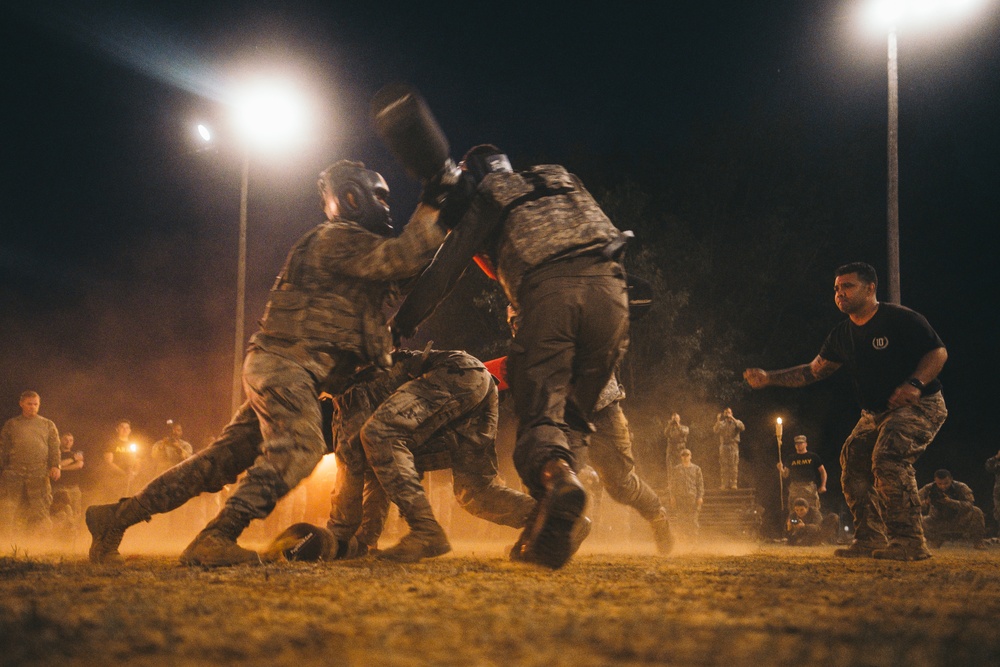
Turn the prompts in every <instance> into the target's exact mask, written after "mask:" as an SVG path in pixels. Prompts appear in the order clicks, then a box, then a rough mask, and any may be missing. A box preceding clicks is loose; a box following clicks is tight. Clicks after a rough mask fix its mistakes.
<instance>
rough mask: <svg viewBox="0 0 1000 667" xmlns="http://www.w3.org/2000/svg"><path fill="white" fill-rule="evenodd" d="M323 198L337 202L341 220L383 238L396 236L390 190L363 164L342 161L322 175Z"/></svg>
mask: <svg viewBox="0 0 1000 667" xmlns="http://www.w3.org/2000/svg"><path fill="white" fill-rule="evenodd" d="M318 186H319V194H320V197H322V198H323V200H324V202H325V201H326V198H327V197H328V196H331V197H333V198H334V199H336V200H337V208H338V217H340V218H342V219H344V220H350V221H351V222H356V223H358V224H359V225H361V226H362V227H364V228H365V229H367V230H368V231H370V232H372V233H374V234H378V235H380V236H392V235H393V234H394V233H395V230H394V229H393V227H392V217H391V216H390V215H389V204H388V203H387V202H386V198H387V197H388V196H389V186H388V184H386V182H385V179H384V178H382V175H381V174H380V173H378V172H377V171H372V170H371V169H365V165H364V163H363V162H352V161H350V160H340V161H339V162H335V163H334V164H332V165H330V166H329V167H327V168H326V169H324V170H323V171H322V172H320V175H319V182H318Z"/></svg>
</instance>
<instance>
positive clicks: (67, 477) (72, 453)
mask: <svg viewBox="0 0 1000 667" xmlns="http://www.w3.org/2000/svg"><path fill="white" fill-rule="evenodd" d="M77 456H79V457H80V459H82V458H83V452H82V451H81V450H79V449H71V450H69V451H68V452H67V451H66V450H65V449H60V450H59V461H60V462H62V461H65V460H66V459H73V460H74V461H75V460H77V458H76V457H77ZM84 467H86V463H84ZM82 480H83V468H78V469H76V470H66V469H63V470H62V472H60V473H59V481H57V482H54V483H53V485H52V486H53V488H56V487H70V486H80V484H81V482H82Z"/></svg>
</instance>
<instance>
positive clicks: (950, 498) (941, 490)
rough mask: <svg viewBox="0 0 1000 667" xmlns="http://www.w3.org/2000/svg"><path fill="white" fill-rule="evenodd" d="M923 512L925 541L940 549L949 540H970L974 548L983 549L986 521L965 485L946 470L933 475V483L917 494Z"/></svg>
mask: <svg viewBox="0 0 1000 667" xmlns="http://www.w3.org/2000/svg"><path fill="white" fill-rule="evenodd" d="M917 495H918V496H919V497H920V509H921V511H922V512H923V513H924V515H925V516H924V519H923V522H924V535H925V536H926V537H927V542H928V543H929V544H931V545H932V546H934V547H940V546H941V545H942V544H943V543H944V542H946V541H948V540H956V539H958V540H970V541H971V542H972V546H973V547H975V548H976V549H985V548H986V545H985V544H984V543H983V538H985V537H986V518H985V517H984V516H983V511H982V510H981V509H979V508H978V507H976V499H975V497H974V496H973V495H972V489H970V488H969V487H968V485H967V484H963V483H962V482H956V481H955V480H954V479H953V478H952V476H951V473H950V472H949V471H947V470H943V469H942V470H938V471H937V472H935V473H934V481H933V482H931V483H930V484H927V485H925V486H922V487H921V488H920V491H918V492H917Z"/></svg>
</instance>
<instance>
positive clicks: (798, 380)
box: [743, 355, 841, 389]
mask: <svg viewBox="0 0 1000 667" xmlns="http://www.w3.org/2000/svg"><path fill="white" fill-rule="evenodd" d="M840 366H841V364H839V363H837V362H834V361H830V360H829V359H824V358H823V357H820V356H818V355H817V357H816V358H815V359H813V360H812V361H811V362H809V363H808V364H801V365H799V366H792V367H791V368H783V369H781V370H776V371H765V370H764V369H763V368H748V369H746V370H745V371H743V378H744V379H745V380H746V381H747V384H749V385H750V388H751V389H763V388H764V387H805V386H806V385H810V384H812V383H814V382H819V381H820V380H822V379H824V378H827V377H829V376H831V375H833V373H835V372H836V371H837V369H838V368H840Z"/></svg>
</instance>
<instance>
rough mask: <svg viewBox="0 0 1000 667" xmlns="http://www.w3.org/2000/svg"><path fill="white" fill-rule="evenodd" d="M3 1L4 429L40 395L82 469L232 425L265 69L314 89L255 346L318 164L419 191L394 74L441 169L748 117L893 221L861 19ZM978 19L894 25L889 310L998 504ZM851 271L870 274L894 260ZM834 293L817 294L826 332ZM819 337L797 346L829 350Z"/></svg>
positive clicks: (880, 75) (971, 473) (668, 140)
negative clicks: (251, 94) (433, 129)
mask: <svg viewBox="0 0 1000 667" xmlns="http://www.w3.org/2000/svg"><path fill="white" fill-rule="evenodd" d="M13 4H14V3H5V5H4V8H3V9H0V54H2V59H3V62H4V68H3V71H4V73H5V76H4V77H3V78H4V91H3V100H4V103H3V106H2V112H0V113H2V114H3V116H2V120H3V123H2V125H0V137H2V140H0V141H2V143H0V149H2V156H3V157H2V161H0V165H2V169H3V171H2V177H0V341H2V344H0V369H2V372H0V404H2V405H3V406H6V407H4V408H3V409H2V410H0V414H2V415H4V416H13V415H14V414H16V413H17V405H16V404H17V396H18V395H19V393H20V392H21V391H22V390H24V389H26V388H33V389H35V390H37V391H39V392H40V393H41V395H42V414H44V415H46V416H48V417H50V418H52V419H54V420H55V421H56V422H57V424H58V425H59V427H60V428H61V429H63V430H72V431H74V432H76V433H77V439H78V442H81V443H82V444H83V445H84V446H85V447H88V448H94V451H95V452H96V448H99V447H100V445H101V443H102V441H103V440H105V439H108V438H110V437H111V434H112V422H113V420H114V419H116V418H119V417H122V416H127V417H129V418H131V419H132V420H133V422H134V423H133V426H134V428H135V429H136V430H137V431H138V432H139V433H140V435H145V437H147V438H148V439H150V440H153V439H157V438H159V437H162V435H164V431H165V426H164V422H165V421H166V420H167V419H179V420H180V421H182V422H183V423H184V424H185V426H186V432H187V435H188V437H189V439H190V440H192V442H194V444H195V445H196V446H200V445H202V444H203V442H204V440H205V439H206V438H207V437H209V436H210V435H212V434H213V433H216V432H217V431H218V430H219V429H221V427H222V426H223V425H224V424H225V422H226V421H227V417H228V411H229V402H230V398H229V387H230V378H231V366H232V348H233V341H232V337H233V329H232V320H233V310H234V300H235V273H236V230H237V222H238V216H239V210H238V209H239V181H240V164H241V159H242V154H243V149H242V146H241V144H240V143H239V142H238V140H237V139H236V137H235V133H234V132H233V131H232V129H231V123H230V122H229V119H230V117H231V108H230V102H231V98H232V94H233V90H234V87H235V86H236V85H237V84H238V83H239V82H240V81H242V80H245V79H246V78H247V77H248V76H250V74H251V73H254V72H267V73H270V74H277V75H280V76H282V77H283V78H284V79H285V80H287V81H289V82H291V83H292V84H294V85H295V86H296V87H298V88H299V89H300V90H302V91H304V94H305V95H306V97H307V98H308V100H309V103H310V106H311V112H310V120H309V123H310V125H309V129H308V138H307V139H305V140H304V141H301V142H299V143H297V144H294V145H292V146H289V147H287V148H286V149H285V150H284V151H275V152H257V151H255V152H252V153H251V157H250V164H251V171H250V201H249V240H248V244H249V251H248V252H249V255H248V283H247V297H248V298H247V311H246V312H247V335H248V336H249V334H250V333H252V332H253V330H254V323H255V321H256V320H257V318H258V317H259V316H260V314H261V311H262V309H263V305H264V302H265V300H266V296H267V289H268V287H269V286H270V283H271V282H272V280H273V278H274V275H275V274H276V273H277V271H278V270H279V269H280V266H281V262H282V260H283V259H284V255H285V253H286V252H287V249H288V247H289V246H290V245H291V243H292V242H294V240H295V239H296V238H298V237H299V236H300V235H301V234H302V233H303V232H305V231H306V230H307V229H308V228H309V227H311V226H312V225H314V224H316V223H317V222H319V221H320V220H321V218H322V213H321V211H320V208H319V200H318V197H317V196H316V188H315V179H316V175H317V173H318V172H319V171H320V170H321V169H322V168H323V167H324V166H325V165H327V164H328V163H330V162H332V161H333V160H335V159H339V158H342V157H351V158H355V159H361V160H364V161H365V162H367V163H369V164H370V165H371V166H373V167H375V168H377V169H379V170H380V171H382V172H383V173H384V174H385V176H386V177H387V179H388V181H389V183H390V186H391V187H392V188H393V196H392V198H391V200H392V203H393V205H394V207H395V211H396V213H395V216H396V218H397V219H398V218H405V216H406V214H407V212H408V210H410V209H411V208H412V206H413V203H414V201H415V197H416V194H417V192H418V188H417V186H416V184H414V183H413V182H412V181H410V180H408V179H407V177H406V176H405V174H404V173H403V172H402V170H401V169H400V168H399V167H398V166H397V165H396V164H395V163H394V162H393V160H392V158H391V156H390V155H389V154H388V152H387V151H386V150H385V149H384V148H383V147H382V146H381V145H380V144H379V142H378V140H377V138H376V137H375V135H374V133H373V131H372V129H371V127H370V124H369V122H368V117H367V116H368V105H369V100H370V99H371V97H372V95H373V94H374V93H375V91H376V90H378V89H379V88H380V87H381V86H383V85H385V84H386V83H388V82H391V81H394V80H404V81H408V82H410V83H413V84H415V85H416V86H418V87H419V88H420V89H421V91H422V92H423V93H424V96H425V97H426V98H427V99H428V101H429V103H430V105H431V106H432V108H433V109H434V112H435V114H436V116H437V117H438V120H439V121H440V123H441V125H442V127H443V128H444V129H445V131H446V132H447V134H448V135H449V138H450V140H451V144H452V149H453V153H455V155H456V157H457V156H459V155H460V154H461V153H462V152H464V150H465V149H466V148H467V147H468V146H470V145H472V144H475V143H480V142H482V141H491V142H494V143H497V144H499V145H500V146H502V147H503V148H504V149H505V150H506V151H507V152H508V153H509V154H510V156H511V159H512V162H513V163H514V165H515V167H518V166H526V164H527V162H526V161H528V160H537V159H544V160H546V161H553V162H559V163H563V164H566V165H567V166H568V167H569V168H570V169H571V170H574V169H577V168H579V167H577V166H576V165H575V163H574V161H575V160H578V159H579V158H580V156H587V161H588V162H594V161H599V160H604V161H605V164H608V165H615V167H614V168H615V169H618V170H620V171H621V174H622V178H623V179H624V178H626V177H630V178H640V179H641V177H642V174H643V173H644V172H645V173H651V172H652V171H655V168H656V166H657V161H658V160H661V159H667V158H668V157H669V156H670V155H671V154H672V152H673V151H676V150H677V149H678V148H679V147H681V146H690V145H691V143H692V142H694V141H697V137H699V136H703V135H704V134H706V132H710V131H711V129H712V128H713V127H716V126H733V125H736V126H739V125H740V124H741V123H747V124H750V123H753V122H754V119H755V118H760V117H761V114H762V113H763V114H764V115H766V116H768V117H773V118H781V119H784V120H787V121H788V122H790V123H794V124H795V125H796V126H798V127H801V128H805V129H806V130H807V135H808V136H809V137H810V142H811V143H810V145H809V146H807V147H805V152H806V153H807V154H812V155H815V156H816V158H815V159H816V160H820V159H822V158H821V156H822V155H823V154H824V150H825V148H827V147H829V146H834V145H837V144H840V143H844V142H852V141H858V140H859V138H865V137H868V138H870V140H871V142H870V143H871V145H872V146H874V148H873V150H871V151H870V155H871V156H872V157H871V158H870V159H869V163H867V164H866V166H865V169H866V173H871V174H873V175H874V178H873V179H872V182H871V183H870V184H869V185H870V186H871V189H872V192H874V193H875V195H876V196H875V197H873V198H872V199H871V206H870V210H869V211H868V214H869V215H870V216H871V218H872V220H875V221H880V224H883V225H884V219H885V218H884V210H885V199H884V192H885V191H884V173H885V125H886V73H885V70H886V46H885V34H884V32H882V31H880V30H879V29H876V28H873V27H870V26H869V25H868V24H866V22H865V21H864V19H863V14H864V9H865V4H866V3H865V2H863V1H862V0H857V1H852V2H841V1H834V0H829V1H822V2H820V1H818V0H795V1H773V2H768V3H746V2H716V3H699V4H698V6H697V9H687V10H679V9H672V8H671V4H670V3H666V4H661V5H647V6H644V7H643V8H642V9H640V8H639V6H637V5H629V4H623V3H580V2H576V3H523V4H522V3H490V5H489V7H483V6H481V5H483V4H485V3H473V2H469V3H435V2H423V3H420V2H415V3H395V2H377V3H358V2H351V3H340V2H305V1H288V2H231V3H220V2H211V1H209V2H199V3H185V2H162V3H151V2H133V3H109V2H89V1H77V2H65V3H58V2H47V1H41V2H32V3H18V4H22V5H24V6H23V7H20V8H17V9H14V8H11V5H13ZM673 4H677V3H673ZM980 5H981V6H980V7H979V8H978V9H976V10H974V11H972V12H971V13H970V15H969V16H968V17H965V18H955V19H954V20H951V19H949V20H944V19H941V20H939V21H937V22H936V24H935V25H934V26H933V27H916V26H912V27H907V26H903V27H902V28H901V31H900V37H899V58H900V179H901V180H900V211H901V213H900V225H901V237H902V241H901V262H902V270H901V274H902V279H901V284H902V295H903V303H904V304H905V305H908V306H910V307H912V308H914V309H916V310H918V311H919V312H922V313H923V314H925V315H926V316H927V317H928V319H929V320H930V322H931V323H932V325H934V326H935V328H936V329H937V331H938V332H939V334H940V335H941V336H942V338H943V339H944V341H945V343H946V344H947V346H948V348H949V351H950V353H951V360H950V361H949V364H948V367H947V368H946V370H945V373H944V375H943V381H944V383H945V387H946V389H945V392H946V393H945V395H946V398H947V400H948V402H949V407H950V409H951V414H952V416H951V422H950V423H949V425H947V426H946V430H945V431H942V435H941V436H940V437H939V440H942V441H943V443H944V444H943V445H942V447H953V448H955V450H956V452H955V464H954V465H955V468H956V477H959V478H961V477H966V478H968V479H969V481H971V482H973V483H974V490H975V491H976V493H977V496H978V497H979V498H980V500H983V501H985V500H986V498H987V497H988V493H989V492H988V486H987V485H988V483H989V480H988V478H986V477H985V473H983V472H982V470H981V467H982V460H983V459H984V458H985V457H986V456H988V455H991V454H993V453H995V452H996V450H997V448H998V446H1000V441H998V440H996V439H995V437H994V435H995V433H996V429H995V428H994V427H993V424H994V422H995V421H996V417H995V412H996V406H997V398H998V392H997V389H996V387H997V386H998V385H997V378H998V377H1000V363H998V353H997V346H996V344H995V342H994V336H993V333H994V332H995V331H996V330H997V324H998V322H997V320H998V318H997V315H996V305H995V300H996V279H997V277H998V273H1000V272H998V271H997V264H998V261H997V252H996V250H995V249H994V247H995V240H994V239H995V238H996V231H995V226H996V222H997V220H998V214H997V210H998V205H1000V197H998V195H997V190H998V188H997V185H998V180H1000V179H998V178H997V175H998V169H997V155H998V153H1000V132H998V129H997V123H998V120H1000V49H998V45H1000V11H998V7H997V3H996V2H993V1H990V0H981V2H980ZM653 7H656V9H655V10H653V9H651V8H653ZM199 122H203V123H207V124H210V125H212V126H213V128H215V129H216V132H217V136H218V139H217V140H216V142H215V147H214V148H212V149H209V150H204V149H202V148H201V147H200V146H199V144H198V143H197V142H196V134H195V130H194V127H195V124H196V123H199ZM800 166H801V167H802V168H806V167H808V166H810V165H806V164H803V165H798V164H787V165H784V167H785V168H787V169H792V170H794V169H797V168H799V167H800ZM612 180H613V179H612ZM721 224H729V222H728V221H721ZM731 224H737V222H736V221H731ZM881 234H882V232H879V233H878V234H877V235H876V238H882V236H881ZM849 240H850V239H845V243H846V242H847V241H849ZM861 259H866V260H868V261H872V262H873V263H875V264H876V266H877V267H878V268H879V269H880V271H881V270H884V266H885V264H884V247H882V248H873V249H872V252H871V255H870V256H869V257H864V258H861ZM819 261H821V262H826V261H830V262H832V261H834V260H832V259H830V260H827V259H826V258H820V260H819ZM830 268H831V270H832V268H833V265H831V266H830ZM747 270H748V272H749V271H750V268H749V266H748V269H747ZM830 285H832V273H831V278H830V280H829V283H828V284H822V285H815V286H808V287H809V288H810V289H815V290H816V291H817V294H818V295H820V296H819V298H821V299H828V300H829V308H830V309H831V312H833V309H834V306H833V302H832V298H830V292H829V290H830ZM825 333H826V332H825V331H809V332H802V335H803V336H807V337H809V338H810V339H814V340H816V349H817V350H818V345H819V342H820V341H821V340H822V338H823V336H824V335H825ZM807 361H809V359H808V358H802V359H779V358H775V359H773V365H786V366H787V365H792V364H794V363H804V362H807ZM772 367H773V366H772ZM739 370H741V369H734V372H737V371H739ZM843 400H844V402H845V404H846V405H848V407H849V408H850V406H851V405H852V404H851V400H850V398H849V397H844V399H843ZM948 429H953V433H954V434H955V435H954V436H953V437H951V438H950V439H949V438H948V432H947V430H948ZM843 435H845V434H844V433H840V434H837V437H839V438H842V437H843ZM831 439H832V436H831ZM836 450H837V447H836V444H835V443H833V442H831V443H829V444H827V445H826V450H825V451H824V454H825V455H826V456H827V457H828V458H832V457H834V456H835V455H836ZM931 462H932V463H937V462H941V463H942V464H944V463H947V462H948V458H947V457H946V456H945V454H944V453H942V454H936V455H935V456H934V457H932V461H931ZM835 467H836V466H834V468H835ZM925 476H926V475H925ZM922 481H924V480H922Z"/></svg>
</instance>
